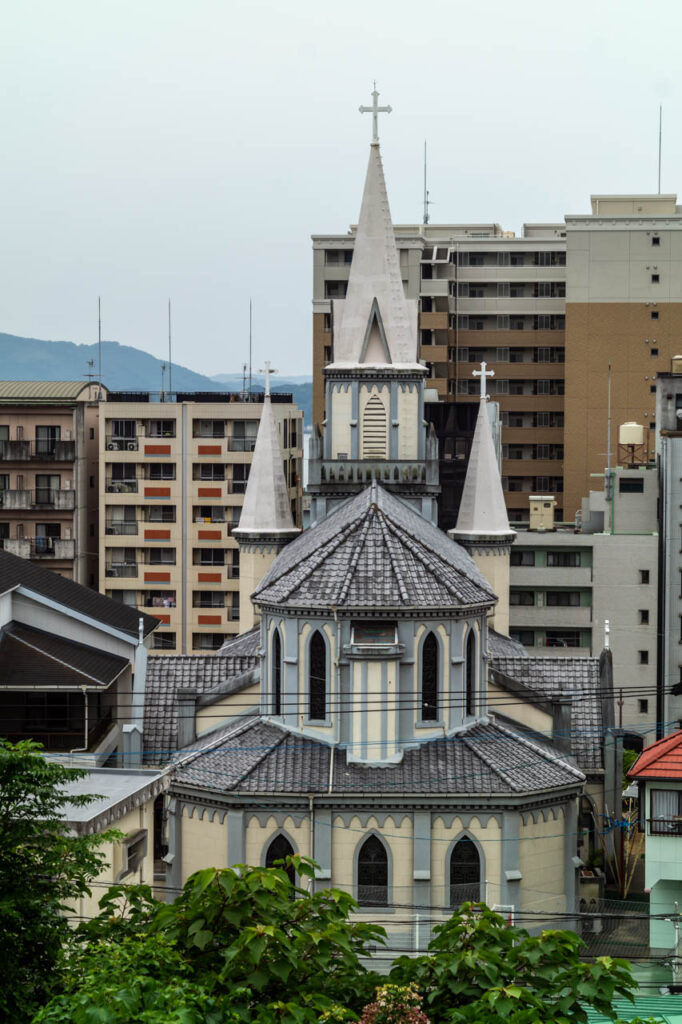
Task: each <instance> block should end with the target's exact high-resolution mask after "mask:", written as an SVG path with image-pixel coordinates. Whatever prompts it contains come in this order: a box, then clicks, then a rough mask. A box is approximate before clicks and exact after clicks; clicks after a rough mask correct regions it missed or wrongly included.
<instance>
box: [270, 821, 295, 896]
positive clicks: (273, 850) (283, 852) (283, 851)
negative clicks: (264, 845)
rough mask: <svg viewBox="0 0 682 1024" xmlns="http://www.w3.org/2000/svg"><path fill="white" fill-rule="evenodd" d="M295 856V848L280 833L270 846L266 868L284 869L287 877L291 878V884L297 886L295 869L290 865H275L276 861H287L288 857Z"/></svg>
mask: <svg viewBox="0 0 682 1024" xmlns="http://www.w3.org/2000/svg"><path fill="white" fill-rule="evenodd" d="M293 855H294V848H293V846H292V845H291V843H290V842H289V840H288V839H287V837H286V836H283V835H282V833H281V832H280V834H279V835H278V836H275V838H274V839H273V840H272V842H271V843H270V845H269V846H268V850H267V853H266V854H265V866H266V868H274V867H278V868H282V870H283V871H286V873H287V875H288V876H289V881H290V882H291V884H292V885H295V884H296V882H295V876H294V869H293V867H292V866H291V865H290V864H289V865H287V866H286V867H285V865H284V864H275V861H279V860H285V859H286V858H287V857H293Z"/></svg>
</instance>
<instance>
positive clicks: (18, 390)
mask: <svg viewBox="0 0 682 1024" xmlns="http://www.w3.org/2000/svg"><path fill="white" fill-rule="evenodd" d="M100 392H101V393H102V394H103V395H105V394H106V389H105V388H100V386H99V385H98V384H97V383H95V382H91V383H84V382H83V381H78V380H77V381H0V546H1V547H3V548H4V549H5V550H6V551H8V552H10V554H14V555H19V556H20V557H21V558H28V559H30V560H31V561H32V562H35V563H37V564H40V565H44V566H45V567H47V568H50V569H53V570H54V571H55V572H58V573H60V574H61V575H62V576H65V577H67V578H69V579H73V580H75V581H76V582H77V583H82V584H84V585H86V586H89V587H96V586H97V582H98V568H97V553H98V552H97V535H98V505H97V499H98V475H99V463H98V455H99V452H98V446H97V431H98V395H99V394H100Z"/></svg>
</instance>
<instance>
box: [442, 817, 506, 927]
mask: <svg viewBox="0 0 682 1024" xmlns="http://www.w3.org/2000/svg"><path fill="white" fill-rule="evenodd" d="M448 817H449V816H448ZM484 820H485V818H484ZM462 834H466V835H467V836H469V837H470V838H472V839H474V840H476V842H478V844H479V845H480V848H481V849H482V851H483V857H484V863H483V864H482V865H481V873H482V875H483V881H484V882H486V883H487V891H488V901H489V902H490V903H499V900H500V892H501V888H500V886H501V864H502V844H501V842H500V839H501V835H502V830H501V828H500V826H499V825H498V823H497V822H496V821H495V820H494V819H493V818H490V819H489V820H488V823H487V825H485V826H484V825H483V824H482V821H481V819H480V818H478V817H473V818H472V819H471V822H470V824H469V825H467V826H466V828H465V826H464V825H463V823H462V819H461V818H457V817H456V818H454V819H453V821H452V824H451V825H449V826H446V824H445V822H444V820H443V818H442V817H441V816H440V815H436V816H435V818H434V820H433V822H432V825H431V887H432V889H431V891H432V901H433V904H434V906H438V905H440V906H444V907H445V906H447V905H448V902H449V893H448V891H447V890H448V887H449V884H450V883H449V878H450V865H449V853H450V848H451V844H452V842H453V840H455V839H458V838H460V837H461V836H462Z"/></svg>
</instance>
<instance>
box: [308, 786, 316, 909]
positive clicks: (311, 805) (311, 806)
mask: <svg viewBox="0 0 682 1024" xmlns="http://www.w3.org/2000/svg"><path fill="white" fill-rule="evenodd" d="M308 816H309V818H310V840H309V842H308V856H309V857H310V859H311V860H314V859H315V797H314V796H313V794H312V793H309V794H308ZM309 888H310V892H311V893H312V892H314V891H315V879H314V878H311V879H310V885H309Z"/></svg>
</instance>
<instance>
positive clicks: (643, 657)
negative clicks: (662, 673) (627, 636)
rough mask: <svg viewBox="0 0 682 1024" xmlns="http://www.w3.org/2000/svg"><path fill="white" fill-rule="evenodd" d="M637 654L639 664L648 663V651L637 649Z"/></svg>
mask: <svg viewBox="0 0 682 1024" xmlns="http://www.w3.org/2000/svg"><path fill="white" fill-rule="evenodd" d="M637 654H638V655H639V663H640V665H648V664H649V652H648V651H638V652H637Z"/></svg>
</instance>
